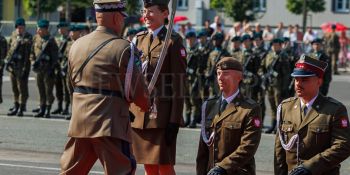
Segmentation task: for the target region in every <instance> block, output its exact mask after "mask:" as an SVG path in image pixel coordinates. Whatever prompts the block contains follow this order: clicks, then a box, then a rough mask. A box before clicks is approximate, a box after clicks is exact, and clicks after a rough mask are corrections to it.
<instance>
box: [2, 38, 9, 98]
mask: <svg viewBox="0 0 350 175" xmlns="http://www.w3.org/2000/svg"><path fill="white" fill-rule="evenodd" d="M7 50H8V49H7V41H6V38H5V37H3V36H2V35H1V33H0V103H2V76H3V73H4V66H5V57H6V55H7Z"/></svg>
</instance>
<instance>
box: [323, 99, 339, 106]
mask: <svg viewBox="0 0 350 175" xmlns="http://www.w3.org/2000/svg"><path fill="white" fill-rule="evenodd" d="M326 98H327V99H328V100H329V101H330V102H332V103H335V104H337V105H341V102H339V101H338V100H336V99H334V98H332V97H326Z"/></svg>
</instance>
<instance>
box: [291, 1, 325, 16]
mask: <svg viewBox="0 0 350 175" xmlns="http://www.w3.org/2000/svg"><path fill="white" fill-rule="evenodd" d="M303 1H304V0H287V9H288V10H289V11H290V12H292V13H294V14H296V15H301V14H302V13H303ZM325 4H326V2H325V1H324V0H306V11H307V12H315V13H319V12H323V11H325Z"/></svg>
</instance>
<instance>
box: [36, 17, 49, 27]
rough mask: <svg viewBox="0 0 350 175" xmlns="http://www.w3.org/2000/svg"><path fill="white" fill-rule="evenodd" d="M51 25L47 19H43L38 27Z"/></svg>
mask: <svg viewBox="0 0 350 175" xmlns="http://www.w3.org/2000/svg"><path fill="white" fill-rule="evenodd" d="M49 25H50V22H49V21H48V20H46V19H41V20H39V21H38V27H39V28H48V27H49Z"/></svg>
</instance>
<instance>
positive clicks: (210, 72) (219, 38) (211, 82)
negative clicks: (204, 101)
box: [205, 33, 229, 97]
mask: <svg viewBox="0 0 350 175" xmlns="http://www.w3.org/2000/svg"><path fill="white" fill-rule="evenodd" d="M212 40H213V45H214V49H213V50H212V51H211V52H210V54H209V58H208V62H207V69H206V71H205V73H206V82H205V88H206V90H205V92H206V94H207V95H208V97H213V96H216V95H217V94H218V93H219V87H218V85H217V83H216V71H215V65H216V63H218V62H219V61H220V59H221V58H223V57H225V56H229V53H228V51H227V44H224V46H223V42H224V35H223V34H222V33H216V34H215V35H214V36H213V38H212ZM226 43H228V42H227V41H226Z"/></svg>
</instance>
